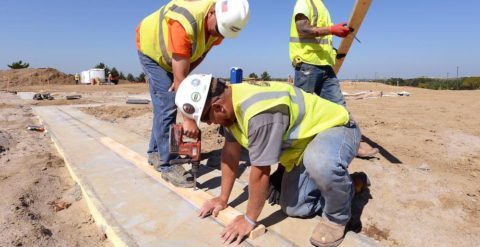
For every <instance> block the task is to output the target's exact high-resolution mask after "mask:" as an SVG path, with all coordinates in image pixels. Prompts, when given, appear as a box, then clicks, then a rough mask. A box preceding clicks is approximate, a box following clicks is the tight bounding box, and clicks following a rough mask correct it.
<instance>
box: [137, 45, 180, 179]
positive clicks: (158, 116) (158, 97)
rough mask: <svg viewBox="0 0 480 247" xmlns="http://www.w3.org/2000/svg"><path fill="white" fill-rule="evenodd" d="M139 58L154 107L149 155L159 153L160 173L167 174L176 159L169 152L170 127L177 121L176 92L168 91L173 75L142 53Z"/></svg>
mask: <svg viewBox="0 0 480 247" xmlns="http://www.w3.org/2000/svg"><path fill="white" fill-rule="evenodd" d="M138 57H139V59H140V63H141V64H142V67H143V71H144V73H145V75H146V77H147V80H148V87H149V91H150V97H151V98H152V105H153V125H152V134H151V135H150V144H149V145H148V151H147V153H149V154H150V153H153V152H158V153H159V154H160V162H161V163H160V171H161V172H166V171H168V170H169V169H170V165H169V163H168V162H169V161H170V160H171V159H173V158H174V157H173V156H172V155H170V152H169V150H168V148H169V143H168V138H169V131H170V125H171V124H174V123H175V122H176V120H177V119H176V118H177V107H176V106H175V92H169V91H168V89H169V88H170V86H171V85H172V82H173V74H172V73H170V72H168V71H166V70H164V69H163V68H162V67H160V65H158V63H157V62H155V61H153V60H152V59H151V58H149V57H147V56H146V55H144V54H143V53H141V52H139V53H138Z"/></svg>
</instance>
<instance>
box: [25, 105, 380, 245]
mask: <svg viewBox="0 0 480 247" xmlns="http://www.w3.org/2000/svg"><path fill="white" fill-rule="evenodd" d="M34 110H35V112H36V113H37V114H38V115H39V116H40V117H41V118H42V119H43V122H44V123H45V125H46V126H47V129H48V130H49V131H50V133H51V134H52V138H53V139H54V140H55V142H56V144H57V145H58V147H59V149H60V150H61V151H62V153H63V155H64V156H65V158H66V160H67V162H68V164H69V169H70V171H71V173H72V176H73V177H74V178H76V179H75V180H77V181H78V182H79V184H80V185H81V186H82V188H84V193H85V194H89V197H92V198H93V199H92V201H93V202H92V203H91V204H92V205H91V207H90V208H91V209H92V208H100V210H98V209H93V210H92V211H95V210H97V211H99V212H98V213H97V214H96V215H97V216H96V218H97V217H98V218H103V220H100V221H101V222H104V224H102V227H103V228H104V229H106V230H107V234H108V235H109V237H110V235H111V234H113V235H115V236H118V237H116V238H117V239H118V241H114V243H117V244H118V245H123V244H125V245H128V246H132V245H141V246H154V245H165V244H168V245H173V244H175V245H180V246H190V245H195V246H203V245H205V246H207V245H208V246H216V245H220V244H221V243H220V242H219V238H218V237H217V236H218V234H219V233H220V232H221V230H222V229H223V227H222V226H220V225H218V224H216V223H215V222H213V221H212V220H199V219H198V218H197V217H196V209H195V208H193V207H192V206H190V205H189V204H188V203H185V201H182V200H181V199H179V197H178V196H176V195H175V194H174V193H172V192H171V191H169V190H168V189H166V188H164V187H163V186H161V185H160V184H159V183H158V182H156V181H155V180H154V179H153V178H151V177H148V176H147V175H146V174H144V173H143V172H141V171H140V170H139V169H137V168H136V167H135V166H134V165H132V164H130V163H129V162H127V161H126V160H124V159H122V158H120V157H119V156H118V155H116V154H115V153H113V152H112V150H109V149H108V148H107V147H105V146H103V145H101V144H100V142H99V138H101V137H102V136H107V137H110V138H112V139H114V140H115V141H117V142H119V143H121V144H123V145H125V146H127V147H128V148H129V149H131V150H133V151H135V152H137V153H139V154H142V155H144V153H145V150H146V148H147V144H148V140H144V139H143V138H142V137H140V136H138V135H136V134H134V133H130V132H126V131H124V130H121V129H118V128H113V127H112V125H111V124H109V123H107V122H104V121H100V120H98V119H95V118H94V117H92V116H89V115H87V114H84V113H83V112H81V111H79V110H78V109H77V108H76V107H75V106H57V107H37V108H35V109H34ZM203 163H204V164H205V163H206V160H205V161H203ZM200 173H201V176H200V177H199V179H198V180H199V183H200V188H202V189H204V190H205V191H207V192H208V193H210V194H212V195H218V194H219V188H220V172H219V171H218V170H215V169H212V168H210V167H207V166H201V171H200ZM112 175H113V176H112ZM119 178H121V179H119ZM82 184H84V185H82ZM247 198H248V193H247V187H246V183H245V182H242V181H237V182H236V184H235V186H234V189H233V191H232V196H231V201H230V205H231V206H233V207H235V208H236V209H238V210H239V211H241V212H244V211H245V209H246V201H247ZM94 215H95V214H94ZM98 221H99V220H97V222H98ZM316 222H317V219H315V218H314V219H295V218H286V217H285V216H284V215H283V214H282V213H281V211H280V208H279V207H278V206H270V205H266V206H265V209H264V211H263V212H262V215H261V216H260V223H262V224H264V225H265V226H266V227H267V228H268V232H267V233H266V234H265V235H264V236H262V237H260V238H258V239H257V240H255V241H249V244H251V245H254V246H271V245H275V246H308V245H309V237H310V234H311V231H312V229H313V227H314V226H315V224H316ZM193 229H195V230H193ZM110 238H112V237H110ZM114 238H115V237H114ZM346 240H350V241H345V243H350V242H352V241H353V242H358V241H360V242H361V243H364V242H365V241H362V237H361V236H358V235H357V234H348V235H347V239H346ZM373 243H375V242H374V241H373ZM350 246H351V245H350ZM363 246H374V245H371V243H366V244H365V245H363Z"/></svg>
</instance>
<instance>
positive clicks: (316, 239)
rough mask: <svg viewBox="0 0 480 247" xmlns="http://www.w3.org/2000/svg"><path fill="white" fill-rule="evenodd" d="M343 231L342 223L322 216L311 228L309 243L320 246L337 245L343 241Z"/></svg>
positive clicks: (330, 246) (329, 246)
mask: <svg viewBox="0 0 480 247" xmlns="http://www.w3.org/2000/svg"><path fill="white" fill-rule="evenodd" d="M344 231H345V226H344V225H339V224H337V223H334V222H331V221H330V220H328V219H325V218H322V219H320V222H319V223H318V224H317V226H315V229H314V230H313V233H312V237H311V238H310V243H311V244H313V245H314V246H320V247H335V246H338V245H339V244H340V243H341V242H342V241H343V237H344Z"/></svg>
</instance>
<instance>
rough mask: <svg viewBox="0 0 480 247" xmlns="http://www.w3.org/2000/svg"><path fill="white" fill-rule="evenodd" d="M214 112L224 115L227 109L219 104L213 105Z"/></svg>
mask: <svg viewBox="0 0 480 247" xmlns="http://www.w3.org/2000/svg"><path fill="white" fill-rule="evenodd" d="M212 110H213V111H214V112H216V113H224V112H225V108H224V107H223V105H222V104H218V103H213V105H212Z"/></svg>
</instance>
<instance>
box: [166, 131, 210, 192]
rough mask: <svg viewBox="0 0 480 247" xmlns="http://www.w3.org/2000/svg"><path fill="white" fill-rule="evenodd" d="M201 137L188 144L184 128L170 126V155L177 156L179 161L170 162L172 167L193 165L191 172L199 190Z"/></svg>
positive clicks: (195, 186)
mask: <svg viewBox="0 0 480 247" xmlns="http://www.w3.org/2000/svg"><path fill="white" fill-rule="evenodd" d="M201 141H202V140H201V137H200V136H199V137H198V138H197V140H195V141H191V142H186V141H184V140H183V127H182V125H181V124H172V125H171V126H170V136H169V143H170V146H169V147H170V148H169V149H170V150H169V151H170V153H172V154H177V155H179V156H180V157H179V158H178V159H173V160H170V165H181V164H185V163H188V164H191V165H192V169H191V172H192V174H193V183H194V189H195V190H197V173H198V169H199V168H200V160H201V158H200V155H201V147H202V145H201Z"/></svg>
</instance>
